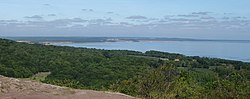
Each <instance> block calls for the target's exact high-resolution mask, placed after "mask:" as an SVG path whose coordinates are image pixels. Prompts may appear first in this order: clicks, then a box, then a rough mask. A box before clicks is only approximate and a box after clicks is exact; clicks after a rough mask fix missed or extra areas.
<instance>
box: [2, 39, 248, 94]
mask: <svg viewBox="0 0 250 99" xmlns="http://www.w3.org/2000/svg"><path fill="white" fill-rule="evenodd" d="M41 73H45V74H46V75H47V76H44V77H40V78H36V77H35V76H37V75H43V74H41ZM0 75H4V76H7V77H15V78H25V79H27V78H33V79H35V80H38V81H40V82H43V83H47V84H53V85H59V86H66V87H70V88H77V89H91V90H106V91H114V92H120V93H124V94H128V95H131V96H135V97H141V98H155V99H159V98H160V99H161V98H192V99H193V98H195V99H200V98H212V99H214V98H223V99H225V98H244V99H245V98H247V97H250V90H249V89H250V63H247V62H241V61H234V60H225V59H218V58H208V57H198V56H185V55H181V54H175V53H168V52H159V51H147V52H145V53H143V52H137V51H127V50H100V49H88V48H73V47H60V46H48V45H41V44H27V43H20V42H15V41H11V40H6V39H0ZM5 84H6V83H5ZM31 85H32V84H31ZM11 86H12V85H11ZM14 86H15V85H14ZM55 91H56V90H55ZM21 93H22V92H21ZM49 94H53V92H49ZM59 94H61V93H59Z"/></svg>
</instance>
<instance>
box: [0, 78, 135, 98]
mask: <svg viewBox="0 0 250 99" xmlns="http://www.w3.org/2000/svg"><path fill="white" fill-rule="evenodd" d="M0 99H135V98H134V97H131V96H128V95H125V94H121V93H113V92H105V91H93V90H78V89H71V88H67V87H60V86H55V85H50V84H44V83H40V82H36V81H30V80H24V79H16V78H8V77H4V76H1V75H0Z"/></svg>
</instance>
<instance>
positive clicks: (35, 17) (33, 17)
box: [24, 15, 43, 20]
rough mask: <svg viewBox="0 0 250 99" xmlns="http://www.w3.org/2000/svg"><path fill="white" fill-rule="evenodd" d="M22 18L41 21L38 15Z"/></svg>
mask: <svg viewBox="0 0 250 99" xmlns="http://www.w3.org/2000/svg"><path fill="white" fill-rule="evenodd" d="M24 18H26V19H36V20H41V19H43V17H42V16H39V15H33V16H26V17H24Z"/></svg>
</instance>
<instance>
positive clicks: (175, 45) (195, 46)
mask: <svg viewBox="0 0 250 99" xmlns="http://www.w3.org/2000/svg"><path fill="white" fill-rule="evenodd" d="M55 45H59V46H73V47H87V48H98V49H122V50H136V51H142V52H145V51H148V50H158V51H164V52H171V53H180V54H184V55H189V56H206V57H214V58H224V59H232V60H241V61H247V62H250V42H211V41H210V42H209V41H162V42H99V43H74V44H55Z"/></svg>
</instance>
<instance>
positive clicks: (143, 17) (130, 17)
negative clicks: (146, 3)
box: [126, 15, 148, 20]
mask: <svg viewBox="0 0 250 99" xmlns="http://www.w3.org/2000/svg"><path fill="white" fill-rule="evenodd" d="M126 19H132V20H140V19H148V18H147V17H145V16H139V15H136V16H129V17H126Z"/></svg>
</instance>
